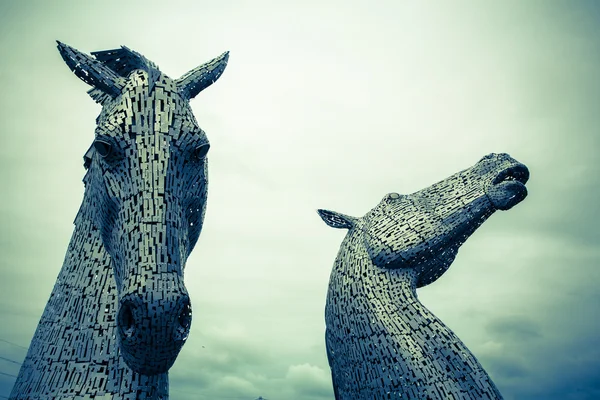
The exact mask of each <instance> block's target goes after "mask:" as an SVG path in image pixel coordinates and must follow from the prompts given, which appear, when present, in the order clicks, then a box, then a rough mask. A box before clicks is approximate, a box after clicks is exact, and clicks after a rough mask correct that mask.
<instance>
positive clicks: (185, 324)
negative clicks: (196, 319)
mask: <svg viewBox="0 0 600 400" xmlns="http://www.w3.org/2000/svg"><path fill="white" fill-rule="evenodd" d="M177 322H178V323H179V326H178V327H177V333H178V336H179V337H180V338H181V340H185V339H187V337H188V335H189V332H190V326H191V325H192V307H191V305H190V301H189V299H186V300H185V303H184V305H183V309H182V310H181V312H180V313H179V316H178V317H177Z"/></svg>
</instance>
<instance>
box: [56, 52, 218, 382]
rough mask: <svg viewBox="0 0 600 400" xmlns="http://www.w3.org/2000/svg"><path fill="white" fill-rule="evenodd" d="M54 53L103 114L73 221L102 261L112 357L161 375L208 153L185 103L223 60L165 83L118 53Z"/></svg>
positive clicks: (183, 296) (182, 333)
mask: <svg viewBox="0 0 600 400" xmlns="http://www.w3.org/2000/svg"><path fill="white" fill-rule="evenodd" d="M58 49H59V51H60V54H61V55H62V57H63V59H64V60H65V62H66V63H67V65H68V66H69V68H70V69H71V70H72V71H73V72H74V73H75V74H76V75H77V76H78V77H79V78H80V79H82V80H83V81H84V82H86V83H87V84H89V85H91V86H92V89H91V90H90V91H89V92H88V93H89V94H90V96H91V97H92V98H93V99H94V100H96V101H97V102H98V103H100V104H101V105H102V111H101V113H100V115H99V117H98V118H97V127H96V135H95V140H94V142H93V145H92V146H91V147H90V149H89V150H88V152H87V153H86V155H85V158H84V160H85V167H86V168H87V173H86V175H85V178H84V183H85V191H86V194H85V198H86V199H87V201H85V200H84V203H83V205H82V207H81V209H80V211H79V214H78V218H80V216H81V214H87V216H86V217H88V218H91V219H92V221H93V224H94V229H97V230H98V231H99V232H100V236H101V238H102V244H103V245H104V247H105V249H106V251H107V252H108V254H109V255H110V259H111V264H112V268H113V272H114V278H115V281H116V287H117V291H118V310H116V321H117V332H118V334H117V337H118V342H119V347H120V353H121V355H122V357H123V359H124V360H125V362H126V364H127V365H128V366H129V367H130V368H131V369H132V370H133V371H135V372H138V373H141V374H145V375H154V374H158V373H162V372H166V371H167V370H168V369H169V368H170V367H171V366H172V365H173V363H174V362H175V359H176V357H177V355H178V353H179V351H180V350H181V347H182V346H183V344H184V342H185V340H186V339H187V336H188V333H189V330H190V324H191V317H192V313H191V306H190V298H189V296H188V292H187V290H186V288H185V285H184V282H183V271H184V267H185V263H186V260H187V258H188V256H189V255H190V252H191V251H192V249H193V248H194V245H195V244H196V241H197V240H198V236H199V235H200V230H201V229H202V223H203V219H204V211H205V208H206V196H207V166H208V163H207V159H206V154H207V152H208V149H209V147H210V144H209V141H208V139H207V137H206V134H205V132H204V131H203V130H202V129H200V127H199V126H198V123H197V122H196V119H195V118H194V115H193V114H192V110H191V108H190V106H189V101H190V99H192V98H194V97H195V96H196V95H197V94H198V93H200V92H201V91H202V90H203V89H205V88H207V87H208V86H210V85H211V84H212V83H214V82H215V81H216V80H217V79H218V78H219V76H220V75H221V74H222V72H223V70H224V69H225V66H226V65H227V59H228V53H224V54H223V55H221V56H219V57H217V58H215V59H213V60H211V61H209V62H208V63H206V64H204V65H201V66H200V67H198V68H195V69H193V70H191V71H189V72H188V73H186V74H185V75H183V76H182V77H181V78H179V79H171V78H169V77H168V76H167V75H165V74H163V73H161V72H160V71H159V69H158V67H157V66H156V65H155V64H154V63H152V62H151V61H149V60H147V59H146V58H145V57H143V56H142V55H140V54H138V53H136V52H134V51H132V50H130V49H128V48H126V47H122V48H121V49H116V50H107V51H100V52H95V53H92V55H93V56H94V57H91V56H88V55H86V54H84V53H81V52H79V51H78V50H76V49H74V48H72V47H69V46H67V45H65V44H63V43H60V42H58Z"/></svg>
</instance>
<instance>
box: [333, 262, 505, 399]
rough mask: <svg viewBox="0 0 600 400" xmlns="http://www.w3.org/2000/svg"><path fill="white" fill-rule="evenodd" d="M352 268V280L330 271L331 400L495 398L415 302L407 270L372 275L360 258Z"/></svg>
mask: <svg viewBox="0 0 600 400" xmlns="http://www.w3.org/2000/svg"><path fill="white" fill-rule="evenodd" d="M336 264H337V265H336V266H339V267H341V264H340V263H336ZM355 265H356V268H357V269H356V270H354V271H352V273H351V274H349V273H348V272H349V271H346V274H340V273H339V272H340V270H337V271H335V267H334V273H333V274H332V281H331V283H330V288H329V295H328V302H327V308H326V313H325V314H326V325H327V334H326V341H327V349H328V354H329V359H330V363H332V365H331V366H332V378H333V381H334V386H335V387H336V393H337V397H336V399H337V400H347V399H348V400H349V399H355V398H375V399H384V398H386V399H387V398H409V399H421V398H452V396H454V398H464V396H465V395H467V396H469V397H467V398H472V399H480V398H490V399H501V398H502V396H501V394H500V392H499V391H498V389H497V388H496V386H495V385H494V383H493V382H492V381H491V379H490V378H489V376H488V375H487V373H486V372H485V371H484V369H483V368H482V366H481V365H480V364H479V362H478V361H477V359H476V358H475V356H473V354H472V353H471V352H470V351H469V349H468V348H467V347H466V346H465V345H464V343H463V342H462V341H461V340H460V339H459V338H458V337H457V336H456V335H455V334H454V332H452V331H451V330H450V329H449V328H448V327H447V326H446V325H445V324H444V323H443V322H442V321H440V320H439V319H438V318H437V317H436V316H435V315H434V314H433V313H432V312H431V311H429V310H428V309H427V308H426V307H425V306H424V305H423V304H422V303H421V302H420V301H419V299H418V297H417V292H416V283H417V279H418V277H417V274H416V273H415V272H414V270H409V269H401V268H399V269H383V268H379V267H375V266H374V265H373V264H372V262H371V261H370V260H369V259H367V258H366V257H363V258H359V262H357V263H356V264H355ZM367 270H368V271H369V272H368V273H366V272H367ZM356 274H358V275H356ZM352 276H356V279H352ZM334 278H335V279H334ZM348 293H351V298H343V294H346V296H347V294H348ZM350 349H354V350H350ZM373 376H383V379H384V380H385V382H382V381H380V379H373ZM390 388H393V390H390ZM392 392H393V393H392ZM387 396H391V397H387Z"/></svg>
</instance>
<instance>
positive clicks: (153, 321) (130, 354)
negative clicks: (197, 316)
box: [117, 291, 192, 375]
mask: <svg viewBox="0 0 600 400" xmlns="http://www.w3.org/2000/svg"><path fill="white" fill-rule="evenodd" d="M191 324H192V307H191V303H190V298H189V296H188V295H187V293H182V292H180V291H176V292H170V293H165V292H146V293H143V294H139V293H130V294H127V295H125V296H123V298H122V299H121V301H120V307H119V311H118V313H117V326H118V333H119V342H120V343H119V344H120V349H121V355H122V356H123V359H124V360H125V362H126V363H127V365H128V366H129V367H130V368H131V369H132V370H134V371H135V372H138V373H142V374H146V375H153V374H156V373H161V372H165V371H167V370H168V369H169V368H170V367H171V365H173V362H175V358H176V357H177V354H178V353H179V351H180V350H181V347H182V346H183V344H184V343H185V341H186V339H187V338H188V336H189V332H190V327H191Z"/></svg>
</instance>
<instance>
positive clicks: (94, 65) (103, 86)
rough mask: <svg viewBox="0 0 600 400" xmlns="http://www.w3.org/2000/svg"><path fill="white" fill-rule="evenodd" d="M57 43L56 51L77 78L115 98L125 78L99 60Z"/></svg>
mask: <svg viewBox="0 0 600 400" xmlns="http://www.w3.org/2000/svg"><path fill="white" fill-rule="evenodd" d="M56 42H57V43H58V51H59V52H60V55H61V56H62V58H63V60H65V62H66V63H67V65H68V67H69V68H70V69H71V71H73V72H74V73H75V75H77V77H78V78H79V79H81V80H82V81H84V82H85V83H87V84H88V85H90V86H93V87H95V88H97V89H100V90H102V91H103V92H104V93H106V94H108V95H109V96H111V97H113V98H115V97H117V96H118V95H119V94H121V90H122V89H123V87H125V80H124V79H123V78H121V77H120V76H118V75H117V74H115V73H114V72H113V71H112V70H111V69H110V68H108V67H107V66H106V65H104V64H102V63H101V62H100V61H98V60H95V59H94V58H92V57H90V56H88V55H87V54H84V53H82V52H80V51H78V50H76V49H74V48H72V47H70V46H67V45H66V44H64V43H61V42H59V41H58V40H57V41H56Z"/></svg>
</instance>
